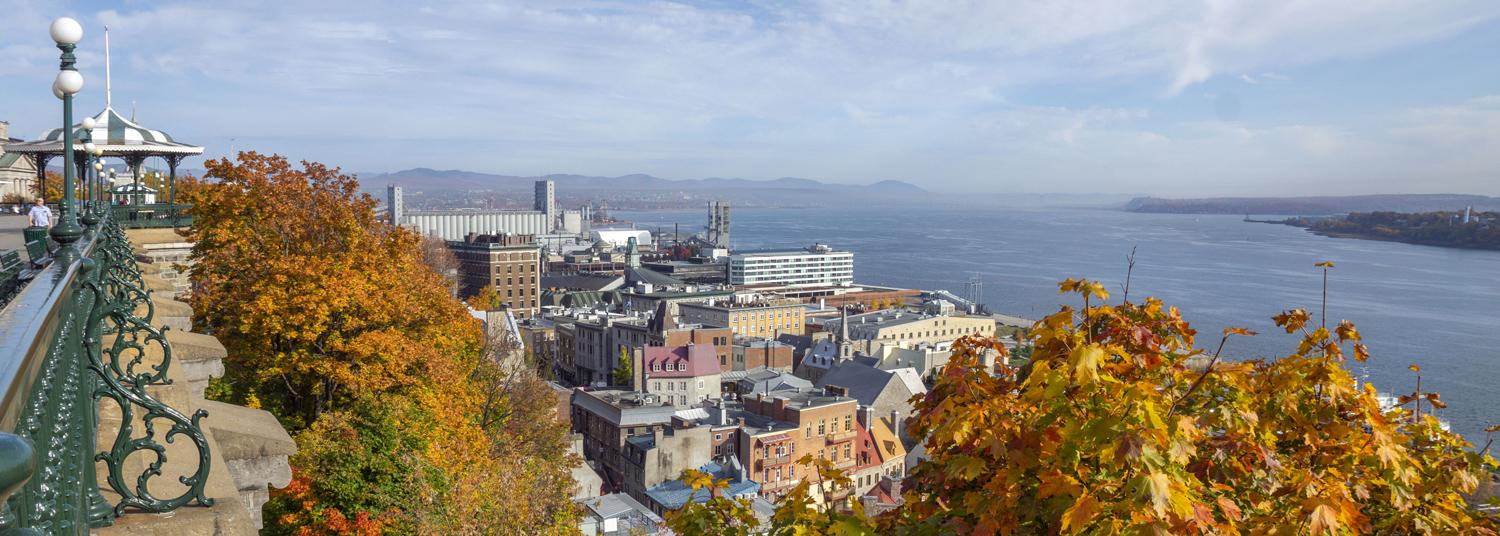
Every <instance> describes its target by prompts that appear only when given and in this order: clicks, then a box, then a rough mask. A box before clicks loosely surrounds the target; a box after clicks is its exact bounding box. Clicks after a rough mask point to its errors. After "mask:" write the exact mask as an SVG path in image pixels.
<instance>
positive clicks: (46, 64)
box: [0, 0, 1500, 197]
mask: <svg viewBox="0 0 1500 536" xmlns="http://www.w3.org/2000/svg"><path fill="white" fill-rule="evenodd" d="M0 11H4V12H6V13H7V17H5V18H4V19H0V102H4V103H6V106H4V107H3V108H0V121H8V122H10V125H11V135H12V136H13V137H17V138H26V139H30V138H33V137H35V136H36V135H38V134H39V133H41V132H43V131H45V130H47V129H50V128H54V127H55V126H56V123H57V120H58V115H59V114H58V110H57V101H56V99H54V98H53V97H52V96H51V94H50V90H49V87H50V84H51V79H52V76H53V74H54V73H55V71H56V67H57V65H56V61H57V51H56V49H55V48H52V47H50V46H48V39H47V37H46V33H47V24H48V22H49V21H50V20H51V19H52V18H54V17H57V16H65V15H66V16H73V17H75V18H78V19H79V21H80V22H82V23H83V25H84V29H85V37H84V41H83V42H82V43H81V44H80V47H79V52H78V55H79V67H80V69H81V70H82V72H83V74H84V77H85V81H86V83H85V88H84V91H83V93H82V94H80V96H79V99H80V103H79V105H78V113H79V114H80V116H81V115H82V114H91V113H94V112H96V111H97V110H98V109H100V108H102V107H103V101H104V65H103V63H104V62H103V27H104V26H105V25H108V26H109V27H110V39H111V45H112V47H113V48H112V56H113V61H112V64H113V65H112V78H113V101H114V106H115V108H116V109H117V110H120V111H121V112H122V113H125V114H127V115H129V113H130V111H131V109H132V108H133V109H135V111H136V112H135V113H136V115H137V118H138V119H139V121H140V123H142V124H143V125H144V126H147V127H150V128H156V129H161V130H164V131H166V132H168V133H170V134H172V135H174V136H175V137H177V138H178V139H179V140H181V141H185V142H190V143H196V144H199V145H204V146H205V147H207V149H208V150H207V152H206V154H207V155H208V156H210V157H215V156H219V155H223V154H225V153H227V152H228V151H229V150H230V148H231V147H233V148H236V149H241V150H245V149H253V150H257V151H260V152H266V153H271V152H274V153H280V154H284V155H287V156H289V157H290V158H293V159H310V160H317V161H320V162H325V163H328V164H331V165H338V166H341V167H342V168H344V169H346V170H351V171H359V172H360V173H361V174H368V173H373V172H393V171H399V170H404V169H408V168H417V167H426V168H432V169H439V170H446V169H461V170H466V171H474V172H481V173H494V174H508V175H545V174H560V173H571V174H579V175H597V176H619V175H626V174H631V173H644V174H650V175H653V176H657V177H662V178H668V179H697V178H707V177H726V178H734V177H738V178H747V179H756V180H769V179H775V178H778V177H801V178H809V179H814V180H819V181H823V182H831V183H858V184H868V183H873V182H878V181H882V180H900V181H905V182H910V183H912V184H916V185H918V186H921V187H922V188H925V189H928V190H931V191H936V192H951V191H960V190H965V191H982V192H1024V193H1069V192H1077V193H1097V194H1148V195H1156V196H1164V197H1208V196H1303V195H1358V194H1370V193H1457V194H1479V195H1491V196H1493V195H1500V180H1496V179H1497V178H1500V177H1497V173H1496V170H1497V169H1500V64H1497V63H1496V62H1494V61H1493V59H1492V55H1493V51H1494V50H1500V21H1497V16H1500V4H1497V3H1494V2H1484V1H1474V0H1454V1H1445V2H1415V1H1395V0H1386V1H1372V2H1363V3H1358V4H1334V3H1326V4H1325V3H1305V2H1294V1H1263V2H1248V3H1243V4H1229V3H1220V2H1208V3H1201V2H1170V1H1161V2H1128V3H1112V2H1045V3H1010V2H1003V3H992V2H939V1H926V2H880V3H863V2H844V1H839V0H828V1H821V2H807V3H790V2H759V1H757V2H747V3H733V2H690V3H689V2H683V3H678V2H649V3H638V2H598V1H582V2H568V1H562V2H538V3H528V2H511V3H503V4H496V5H485V6H475V5H469V4H463V3H452V4H442V5H434V6H429V7H423V8H420V9H411V8H406V7H404V6H403V5H402V4H400V3H395V2H368V3H365V2H361V3H354V2H345V1H332V2H321V3H317V4H308V5H273V6H261V5H257V4H255V3H249V2H224V3H216V4H207V3H194V2H186V1H161V2H130V3H126V4H123V5H116V4H114V3H107V2H59V1H39V2H38V1H29V2H28V1H22V0H0ZM187 166H188V167H201V160H196V161H190V162H188V163H187Z"/></svg>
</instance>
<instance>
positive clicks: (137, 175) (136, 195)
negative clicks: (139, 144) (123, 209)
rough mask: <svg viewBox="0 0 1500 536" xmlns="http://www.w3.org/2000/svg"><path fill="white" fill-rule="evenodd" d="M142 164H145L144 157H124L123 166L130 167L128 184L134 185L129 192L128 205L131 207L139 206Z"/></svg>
mask: <svg viewBox="0 0 1500 536" xmlns="http://www.w3.org/2000/svg"><path fill="white" fill-rule="evenodd" d="M144 163H146V157H144V156H133V155H132V156H127V157H125V164H126V165H129V166H130V182H131V184H133V185H134V186H132V187H131V192H130V204H131V205H132V206H136V205H140V204H141V164H144Z"/></svg>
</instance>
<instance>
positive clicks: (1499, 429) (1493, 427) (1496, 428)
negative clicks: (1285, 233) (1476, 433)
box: [1484, 424, 1500, 434]
mask: <svg viewBox="0 0 1500 536" xmlns="http://www.w3.org/2000/svg"><path fill="white" fill-rule="evenodd" d="M1484 431H1486V432H1489V433H1492V434H1493V433H1495V432H1500V424H1492V425H1489V426H1486V427H1485V428H1484Z"/></svg>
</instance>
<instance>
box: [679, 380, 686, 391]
mask: <svg viewBox="0 0 1500 536" xmlns="http://www.w3.org/2000/svg"><path fill="white" fill-rule="evenodd" d="M677 390H678V391H686V390H687V380H682V381H680V382H677Z"/></svg>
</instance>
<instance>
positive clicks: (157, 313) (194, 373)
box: [93, 229, 296, 535]
mask: <svg viewBox="0 0 1500 536" xmlns="http://www.w3.org/2000/svg"><path fill="white" fill-rule="evenodd" d="M128 234H129V235H130V239H131V242H132V244H133V245H134V246H135V250H136V254H137V256H138V258H139V259H140V260H141V261H142V264H141V266H142V271H143V272H144V274H145V275H144V278H145V281H146V286H147V287H148V288H150V289H151V290H152V295H151V302H152V307H153V309H154V317H153V322H154V323H155V324H157V325H165V326H168V327H169V329H168V330H167V331H166V338H167V341H168V343H169V344H170V345H171V348H172V365H171V366H170V367H169V368H168V376H169V378H171V379H172V383H171V384H167V385H159V386H155V387H153V388H152V394H153V395H154V396H155V397H156V398H157V399H159V400H161V401H163V402H165V403H167V404H168V405H170V406H172V407H173V408H176V409H177V410H179V411H181V412H182V413H184V414H186V415H192V414H193V413H194V412H196V411H198V410H200V409H202V410H205V411H207V412H208V416H207V417H206V418H204V419H203V421H202V423H203V428H204V430H203V433H204V435H205V437H206V439H207V440H208V445H209V449H210V453H211V459H210V465H211V469H210V472H209V475H208V483H207V486H206V493H207V495H208V496H209V497H210V498H212V499H213V500H214V502H215V504H214V505H213V506H211V507H203V506H197V505H188V506H183V507H180V508H178V509H177V510H175V511H173V512H169V513H165V514H148V513H141V512H137V511H134V510H130V511H127V513H126V514H125V515H124V516H122V517H120V518H119V519H117V520H115V523H114V525H113V526H111V527H107V528H103V529H97V530H95V531H93V533H94V534H99V535H111V534H131V535H136V534H151V535H158V534H159V535H168V534H171V535H178V534H188V535H195V534H203V535H219V534H255V533H257V532H258V531H259V530H260V528H261V527H262V524H263V523H262V518H261V507H262V506H263V505H264V504H265V502H266V500H267V499H268V498H269V495H270V494H269V488H270V487H277V488H280V487H283V486H286V485H287V484H289V483H290V482H291V478H292V473H291V467H290V466H289V465H288V463H287V459H288V457H289V456H291V455H292V454H293V453H295V452H296V444H295V443H294V442H293V441H292V438H291V436H290V435H288V434H287V432H286V430H285V429H284V428H282V427H281V424H280V423H279V422H277V420H276V418H275V417H274V416H272V415H271V414H270V413H268V412H266V411H262V410H259V409H252V408H246V407H241V406H235V405H231V404H225V403H222V402H216V401H212V400H205V399H204V398H203V392H204V389H205V388H206V387H207V386H208V380H209V379H210V378H216V377H219V376H222V375H223V374H224V364H223V359H224V357H225V356H226V355H227V352H226V351H225V350H224V345H223V344H220V343H219V341H218V339H215V338H214V337H212V336H210V335H205V334H202V333H195V332H192V331H191V329H192V324H191V321H192V309H191V308H190V307H188V305H187V304H185V303H183V302H180V301H177V300H176V299H174V298H177V297H181V296H183V295H184V294H185V292H186V291H187V289H188V285H187V274H186V271H185V270H184V269H183V265H184V264H185V263H186V261H187V258H186V254H187V252H188V251H189V250H190V249H191V247H192V244H190V243H185V242H182V239H181V237H179V236H177V235H176V234H175V233H173V232H171V230H167V229H151V230H138V231H130V232H129V233H128ZM143 309H144V307H143ZM141 312H143V311H141ZM147 356H148V360H151V359H155V360H160V359H161V352H160V350H159V349H152V350H150V351H148V352H147ZM99 410H100V423H99V444H98V447H99V448H100V449H101V450H107V449H108V448H109V445H110V444H111V443H112V442H113V441H114V439H115V436H116V435H117V432H118V430H119V429H120V425H121V413H120V408H119V407H118V406H115V405H113V403H112V402H108V401H106V402H103V403H101V404H100V408H99ZM138 413H139V412H138ZM135 419H136V426H135V428H136V429H137V430H139V429H140V428H141V427H140V425H139V424H140V423H139V416H136V417H135ZM165 446H166V448H167V463H166V464H165V465H164V466H163V467H162V475H161V476H159V477H156V478H155V479H153V482H152V487H151V491H152V493H153V494H156V495H157V496H159V497H171V496H176V495H178V494H180V493H181V492H182V490H183V489H184V487H183V486H182V485H181V484H180V483H179V482H178V481H177V477H178V476H181V475H188V474H191V473H193V472H194V471H195V470H196V469H197V467H198V465H197V464H198V461H197V450H196V449H195V448H194V447H193V446H192V445H191V442H189V441H181V440H179V441H176V442H174V443H166V444H165ZM97 469H98V470H99V471H98V472H99V479H100V489H101V490H103V491H104V492H105V498H106V499H108V500H110V501H114V500H116V499H117V497H116V496H114V495H113V494H112V493H111V492H110V486H109V485H108V483H107V481H106V480H105V479H106V478H107V475H108V472H107V468H106V467H104V466H103V465H102V464H101V465H99V466H98V467H97ZM145 469H146V461H145V457H144V456H134V457H132V458H130V459H127V467H126V469H125V471H126V475H127V480H128V481H132V482H133V479H134V477H133V476H132V475H138V474H140V471H144V470H145Z"/></svg>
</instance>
